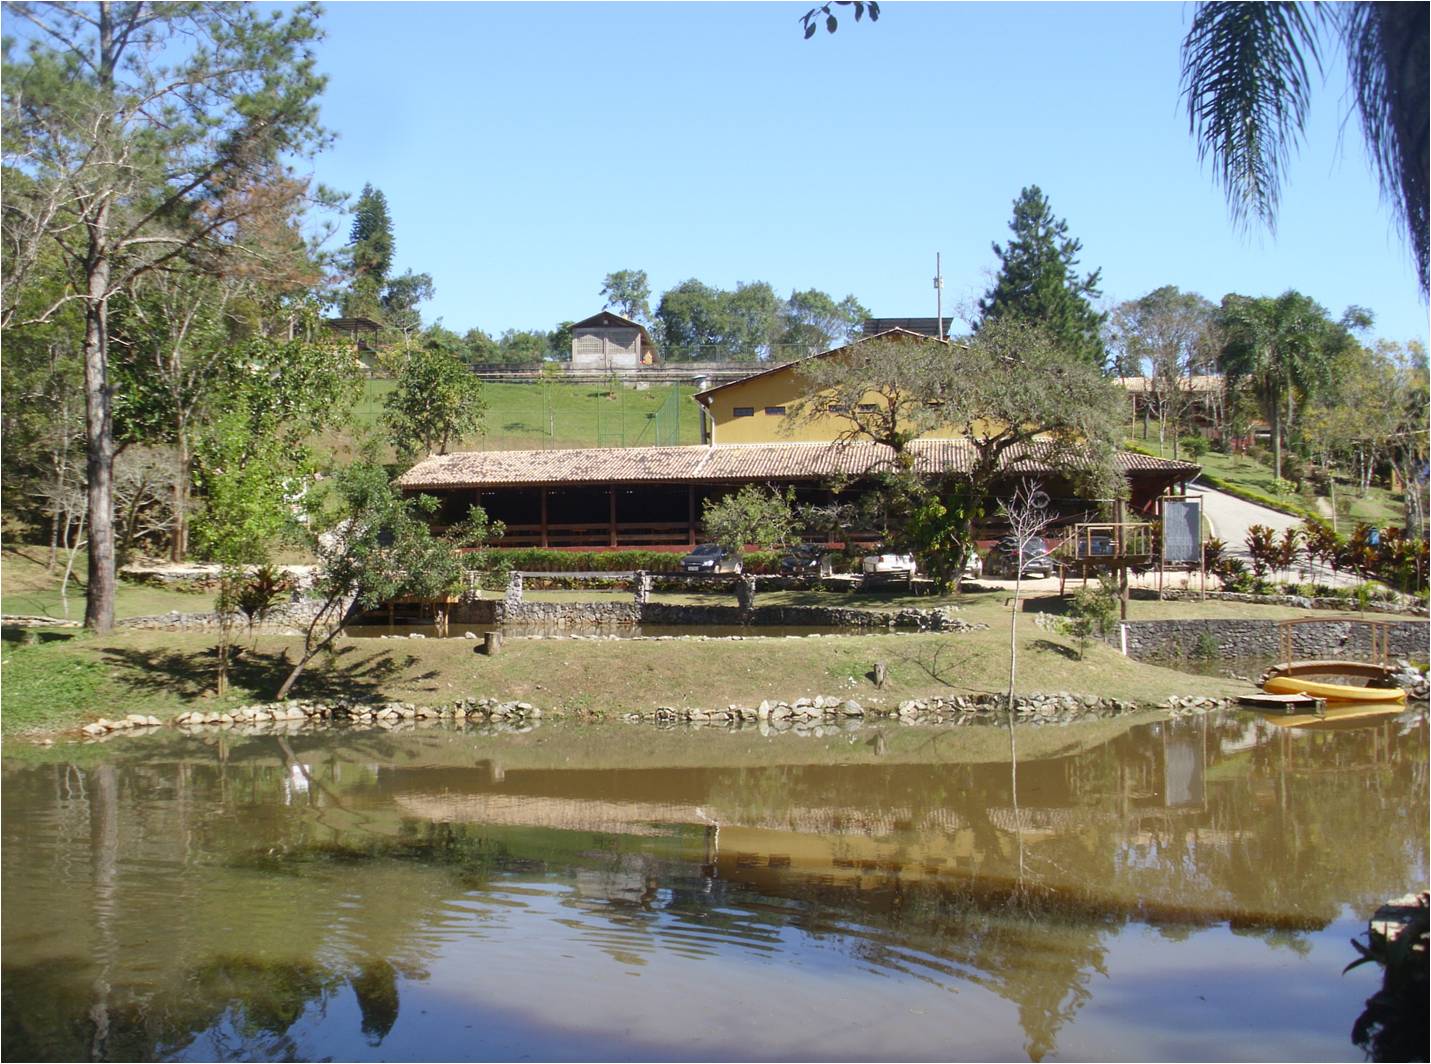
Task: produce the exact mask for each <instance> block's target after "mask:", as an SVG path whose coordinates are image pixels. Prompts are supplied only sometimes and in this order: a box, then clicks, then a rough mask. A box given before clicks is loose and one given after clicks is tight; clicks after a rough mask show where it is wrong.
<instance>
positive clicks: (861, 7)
mask: <svg viewBox="0 0 1431 1064" xmlns="http://www.w3.org/2000/svg"><path fill="white" fill-rule="evenodd" d="M832 5H833V6H835V7H852V8H854V11H855V21H856V22H858V21H859V20H860V19H862V18H864V15H865V12H866V11H868V12H869V15H870V21H871V22H878V21H879V3H878V0H830V3H828V4H821V5H820V6H819V7H812V8H811V9H810V10H809V11H807V12H805V13H804V14H803V15H801V16H800V24H801V25H802V26H803V27H804V28H805V39H806V40H807V41H808V40H809V39H810V38H811V37H813V36H815V31H816V30H818V29H819V28H820V24H821V22H822V21H823V23H824V26H825V32H826V33H834V32H835V30H837V29H839V28H840V20H839V19H837V18H835V16H834V14H833V13H831V11H830V7H831V6H832ZM821 15H824V16H825V17H824V19H823V20H822V19H821V18H820V16H821Z"/></svg>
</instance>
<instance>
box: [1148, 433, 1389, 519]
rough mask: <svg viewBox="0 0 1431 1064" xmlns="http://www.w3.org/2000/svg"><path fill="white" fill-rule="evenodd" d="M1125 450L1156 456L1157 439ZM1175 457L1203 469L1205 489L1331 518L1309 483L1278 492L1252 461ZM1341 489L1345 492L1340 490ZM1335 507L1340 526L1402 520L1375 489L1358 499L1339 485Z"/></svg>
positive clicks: (1168, 451) (1266, 469)
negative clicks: (1362, 522) (1345, 523)
mask: <svg viewBox="0 0 1431 1064" xmlns="http://www.w3.org/2000/svg"><path fill="white" fill-rule="evenodd" d="M1124 446H1125V447H1127V448H1128V449H1129V450H1133V451H1141V452H1142V453H1144V454H1152V455H1156V454H1158V441H1157V440H1156V439H1151V440H1143V439H1135V438H1129V439H1128V440H1127V441H1125V443H1124ZM1172 455H1173V452H1172V446H1171V442H1170V443H1169V444H1168V446H1166V447H1165V448H1164V450H1163V457H1167V458H1171V457H1172ZM1178 457H1179V458H1182V459H1184V460H1186V461H1195V462H1197V464H1198V465H1200V466H1202V469H1203V480H1204V482H1205V483H1206V484H1207V486H1208V487H1211V488H1220V489H1224V490H1229V491H1231V492H1232V493H1233V494H1235V495H1238V496H1240V497H1242V498H1246V499H1248V500H1250V501H1252V502H1260V503H1263V504H1264V505H1269V506H1272V507H1273V508H1275V509H1280V510H1284V511H1286V512H1287V513H1291V514H1294V515H1297V516H1305V515H1307V514H1315V515H1316V516H1318V517H1320V518H1322V519H1323V520H1327V519H1329V518H1330V517H1331V514H1332V503H1331V500H1330V499H1329V498H1326V497H1324V496H1319V495H1317V493H1316V492H1315V491H1314V490H1313V489H1312V487H1311V485H1310V483H1308V484H1305V485H1304V487H1303V490H1302V491H1301V492H1291V493H1287V492H1278V490H1277V478H1276V477H1275V476H1274V475H1273V473H1272V468H1271V466H1269V465H1267V464H1265V463H1263V462H1260V461H1258V460H1257V459H1255V458H1250V457H1248V456H1246V455H1233V454H1219V453H1218V452H1216V451H1209V452H1208V453H1207V454H1205V455H1203V456H1202V457H1200V458H1189V457H1188V456H1187V455H1184V454H1179V456H1178ZM1343 487H1345V489H1346V490H1345V491H1343V490H1342V489H1343ZM1336 506H1337V520H1338V521H1339V522H1340V521H1343V520H1346V521H1348V522H1356V521H1365V522H1367V523H1369V524H1374V525H1400V524H1401V522H1402V520H1403V519H1404V517H1405V514H1404V511H1403V508H1402V500H1401V496H1400V495H1399V494H1397V493H1395V492H1392V491H1388V490H1387V489H1385V488H1380V487H1375V486H1374V487H1372V488H1371V489H1370V490H1369V491H1368V492H1367V493H1366V496H1365V497H1361V496H1358V495H1357V494H1356V492H1355V489H1354V488H1352V487H1351V486H1350V485H1343V484H1342V483H1341V482H1338V484H1337V500H1336Z"/></svg>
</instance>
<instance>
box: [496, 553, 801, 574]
mask: <svg viewBox="0 0 1431 1064" xmlns="http://www.w3.org/2000/svg"><path fill="white" fill-rule="evenodd" d="M682 557H684V554H683V553H682V552H678V551H661V550H602V551H594V550H587V551H574V550H552V549H550V548H547V547H494V548H492V549H491V550H489V551H487V552H486V560H485V564H484V565H483V568H484V569H485V570H486V571H488V572H507V571H510V570H512V569H517V570H521V571H522V572H528V573H561V572H590V573H604V572H628V571H633V570H636V569H644V570H646V571H647V572H648V573H673V572H677V571H679V570H680V567H681V558H682ZM781 557H783V555H782V554H781V553H780V552H778V551H756V552H752V553H750V554H747V555H746V556H745V559H744V561H745V571H746V572H747V573H775V572H778V571H779V570H780V559H781Z"/></svg>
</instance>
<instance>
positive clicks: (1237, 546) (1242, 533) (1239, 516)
mask: <svg viewBox="0 0 1431 1064" xmlns="http://www.w3.org/2000/svg"><path fill="white" fill-rule="evenodd" d="M1191 490H1193V491H1195V492H1202V512H1203V514H1204V515H1205V516H1206V517H1207V520H1208V524H1210V525H1211V526H1212V534H1213V535H1214V536H1216V537H1217V538H1218V539H1220V540H1222V542H1224V543H1226V544H1227V546H1228V547H1229V548H1230V549H1231V550H1232V551H1234V552H1235V553H1238V554H1240V553H1242V552H1243V551H1245V550H1246V549H1247V530H1248V529H1249V528H1251V527H1252V526H1253V525H1266V526H1267V527H1268V528H1270V529H1273V530H1274V531H1277V532H1281V531H1282V530H1283V529H1286V528H1296V527H1298V526H1300V525H1301V523H1302V519H1301V518H1300V517H1292V516H1291V515H1290V514H1284V513H1282V512H1281V511H1280V510H1269V509H1268V508H1267V507H1265V506H1258V505H1257V504H1256V503H1255V502H1248V501H1247V500H1245V499H1239V498H1238V497H1237V496H1235V495H1229V494H1227V493H1226V492H1224V491H1215V490H1213V489H1212V488H1209V487H1205V486H1203V485H1201V484H1196V483H1194V484H1193V485H1192V486H1191Z"/></svg>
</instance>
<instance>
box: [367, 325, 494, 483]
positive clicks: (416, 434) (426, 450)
mask: <svg viewBox="0 0 1431 1064" xmlns="http://www.w3.org/2000/svg"><path fill="white" fill-rule="evenodd" d="M383 406H384V408H385V413H384V415H383V421H384V423H385V424H386V426H387V430H388V436H389V438H390V439H391V440H392V444H393V448H394V449H395V450H396V451H397V453H398V454H399V455H401V456H403V457H410V456H412V455H414V454H446V453H447V445H448V443H450V442H451V441H452V440H454V439H459V438H461V437H462V436H465V435H468V434H470V433H474V432H478V431H480V430H481V426H482V414H483V412H484V411H485V409H486V406H485V404H484V403H483V401H482V382H481V381H480V380H478V379H477V377H476V376H474V375H473V374H472V372H471V371H470V370H469V369H468V368H467V367H466V366H465V365H463V364H462V363H461V362H460V361H458V360H457V358H455V357H454V356H453V355H452V354H450V353H449V352H447V351H444V350H443V349H442V348H441V347H439V346H436V345H432V344H419V345H417V346H416V347H413V348H412V349H411V350H410V351H408V353H407V357H406V358H404V359H403V363H402V366H401V368H400V369H399V370H398V376H397V381H396V382H395V383H394V385H393V390H392V391H390V392H389V393H388V394H387V396H386V398H384V400H383Z"/></svg>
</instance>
